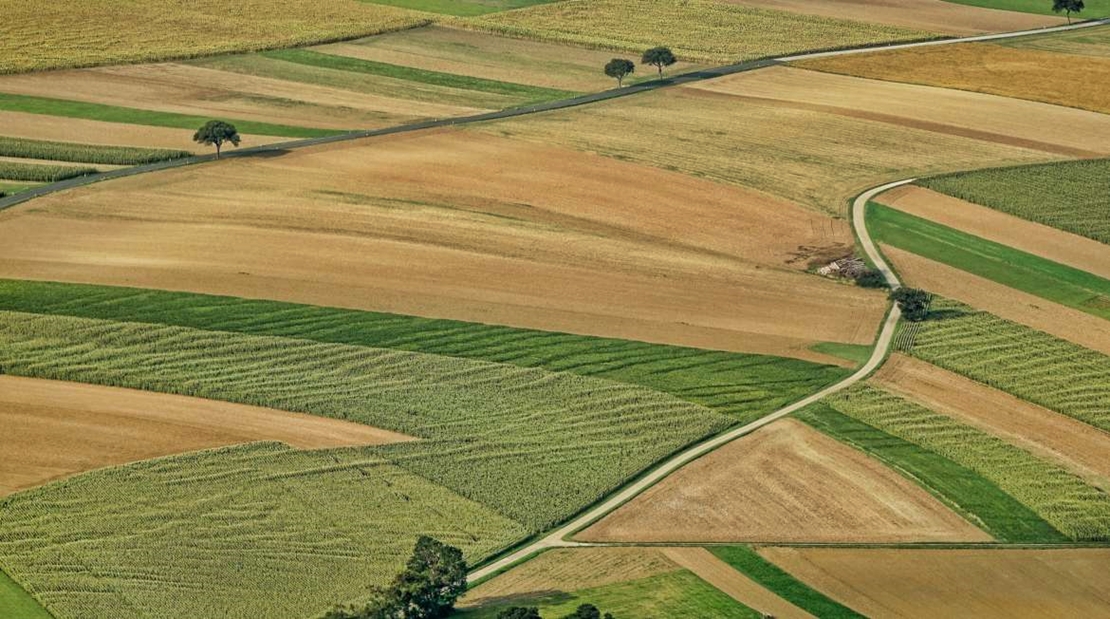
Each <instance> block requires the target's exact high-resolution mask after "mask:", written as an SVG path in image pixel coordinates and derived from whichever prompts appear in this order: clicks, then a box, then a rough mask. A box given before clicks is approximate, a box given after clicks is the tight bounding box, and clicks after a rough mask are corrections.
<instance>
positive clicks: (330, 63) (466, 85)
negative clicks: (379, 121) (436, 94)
mask: <svg viewBox="0 0 1110 619" xmlns="http://www.w3.org/2000/svg"><path fill="white" fill-rule="evenodd" d="M261 55H262V56H265V57H267V58H274V59H277V60H284V61H286V62H295V63H297V64H303V65H308V66H312V67H321V68H325V69H337V70H340V71H349V72H353V73H366V74H370V75H380V76H384V77H391V78H394V79H400V80H407V81H411V82H420V83H422V84H432V85H435V86H446V87H448V88H459V89H462V90H476V91H479V92H487V93H492V94H498V95H508V96H512V97H519V98H521V99H523V100H525V101H528V102H539V101H550V100H555V99H565V98H568V97H573V96H575V95H577V94H579V93H577V92H571V91H567V90H556V89H554V88H543V87H540V86H529V85H527V84H514V83H512V82H502V81H498V80H491V79H485V78H481V77H470V76H467V75H457V74H454V73H442V72H440V71H429V70H426V69H417V68H413V67H406V66H402V65H395V64H388V63H385V62H376V61H373V60H363V59H361V58H350V57H347V56H336V55H334V54H324V53H321V52H315V51H310V50H305V49H282V50H274V51H269V52H262V53H261Z"/></svg>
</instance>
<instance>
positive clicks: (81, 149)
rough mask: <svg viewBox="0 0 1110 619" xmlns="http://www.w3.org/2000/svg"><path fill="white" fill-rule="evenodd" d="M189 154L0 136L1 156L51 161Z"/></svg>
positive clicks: (133, 161)
mask: <svg viewBox="0 0 1110 619" xmlns="http://www.w3.org/2000/svg"><path fill="white" fill-rule="evenodd" d="M190 154H192V153H190V152H189V151H185V150H164V149H155V148H134V147H131V146H101V145H97V144H76V143H72V142H48V141H43V140H24V139H21V138H9V137H4V136H0V157H23V158H26V159H49V160H52V161H74V162H78V163H99V164H106V165H139V164H143V163H154V162H156V161H166V160H168V159H179V158H181V157H188V156H189V155H190Z"/></svg>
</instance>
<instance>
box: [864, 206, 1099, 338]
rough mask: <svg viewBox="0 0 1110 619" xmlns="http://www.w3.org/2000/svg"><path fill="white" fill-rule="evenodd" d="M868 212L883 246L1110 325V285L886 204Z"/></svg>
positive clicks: (1079, 272)
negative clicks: (940, 264)
mask: <svg viewBox="0 0 1110 619" xmlns="http://www.w3.org/2000/svg"><path fill="white" fill-rule="evenodd" d="M867 213H868V214H867V226H868V228H869V229H870V230H871V234H872V235H873V236H874V237H875V238H876V239H877V240H879V241H880V242H883V243H887V244H889V245H893V246H894V247H897V248H899V249H904V250H906V251H909V252H912V253H915V254H917V255H919V256H923V257H925V258H929V259H930V260H935V261H937V262H940V263H942V264H947V265H948V266H951V267H955V268H957V269H960V270H962V271H966V272H968V273H971V274H973V275H978V276H979V277H983V278H986V279H989V280H991V281H995V282H998V283H999V284H1002V285H1004V286H1007V287H1010V288H1013V289H1015V290H1020V291H1022V292H1027V293H1029V294H1032V295H1036V296H1038V297H1041V298H1042V299H1045V300H1048V301H1052V302H1054V303H1059V304H1061V305H1065V306H1067V307H1071V308H1074V309H1077V310H1079V311H1082V312H1086V313H1088V314H1091V315H1093V316H1098V317H1100V318H1106V319H1108V320H1110V280H1106V279H1103V278H1101V277H1098V276H1097V275H1093V274H1091V273H1088V272H1086V271H1081V270H1079V269H1076V268H1073V267H1070V266H1067V265H1063V264H1060V263H1058V262H1053V261H1051V260H1046V259H1044V258H1041V257H1039V256H1035V255H1033V254H1029V253H1026V252H1023V251H1021V250H1017V249H1014V248H1012V247H1007V246H1006V245H1002V244H1001V243H995V242H993V241H988V240H986V239H983V238H979V237H977V236H974V235H971V234H967V233H966V232H961V231H959V230H956V229H953V228H949V227H947V226H943V225H940V224H937V223H933V222H931V221H929V220H927V219H922V218H920V217H917V216H915V215H910V214H908V213H904V212H902V211H899V210H897V209H893V208H890V207H887V206H883V205H881V204H877V203H871V204H869V205H868V208H867Z"/></svg>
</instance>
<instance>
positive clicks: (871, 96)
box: [689, 67, 1110, 167]
mask: <svg viewBox="0 0 1110 619" xmlns="http://www.w3.org/2000/svg"><path fill="white" fill-rule="evenodd" d="M689 88H696V89H699V90H708V91H711V92H716V93H723V94H726V95H732V96H735V97H737V98H743V99H745V100H749V99H754V100H757V101H763V102H767V103H768V104H772V105H775V106H794V107H799V108H801V109H807V110H815V111H821V112H827V113H830V114H840V115H845V116H850V117H854V118H864V119H869V120H877V121H880V122H884V123H887V124H892V125H897V126H905V127H909V128H915V129H925V130H927V131H931V132H935V133H943V134H948V135H955V136H963V137H970V138H974V139H977V140H980V141H983V142H993V143H998V144H1005V145H1009V146H1017V147H1022V148H1028V149H1032V150H1041V151H1044V152H1046V153H1049V154H1056V155H1064V156H1068V157H1099V156H1105V155H1107V154H1110V118H1107V117H1106V116H1104V115H1102V114H1095V113H1092V112H1086V111H1080V110H1071V109H1065V108H1061V107H1057V106H1050V105H1044V104H1042V103H1033V102H1028V101H1016V100H1013V99H1006V98H1002V97H997V96H993V95H984V94H978V93H969V92H963V91H958V90H945V89H940V88H931V87H928V86H916V85H911V84H894V83H890V82H883V81H879V80H865V79H860V78H855V77H847V76H842V75H832V74H829V73H818V72H813V71H804V70H801V69H795V68H790V67H771V68H769V69H763V70H760V71H750V72H747V73H740V74H736V75H731V76H728V77H724V78H721V79H717V80H710V81H707V82H702V83H698V84H694V85H691V86H689ZM979 167H982V166H979Z"/></svg>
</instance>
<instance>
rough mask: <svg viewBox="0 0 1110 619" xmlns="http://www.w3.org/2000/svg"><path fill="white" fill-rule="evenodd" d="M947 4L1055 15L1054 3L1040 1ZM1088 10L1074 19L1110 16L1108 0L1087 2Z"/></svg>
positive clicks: (976, 0) (964, 0) (970, 0)
mask: <svg viewBox="0 0 1110 619" xmlns="http://www.w3.org/2000/svg"><path fill="white" fill-rule="evenodd" d="M946 1H947V2H958V3H960V4H970V5H971V6H981V7H983V8H987V9H997V10H1000V11H1021V12H1023V13H1037V14H1040V15H1054V14H1055V13H1054V12H1053V11H1052V3H1050V2H1039V1H1038V0H946ZM1085 4H1086V8H1085V9H1083V11H1082V12H1080V13H1073V14H1072V18H1073V19H1076V20H1079V19H1095V18H1099V17H1106V16H1107V15H1110V2H1107V0H1087V2H1085Z"/></svg>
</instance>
